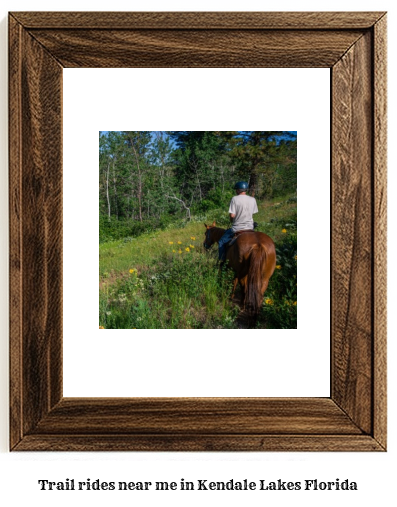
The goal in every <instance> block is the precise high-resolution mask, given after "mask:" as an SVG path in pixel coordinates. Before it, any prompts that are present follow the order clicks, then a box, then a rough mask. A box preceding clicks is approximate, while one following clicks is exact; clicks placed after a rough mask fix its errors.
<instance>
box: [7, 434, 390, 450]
mask: <svg viewBox="0 0 397 507" xmlns="http://www.w3.org/2000/svg"><path fill="white" fill-rule="evenodd" d="M15 450H16V451H72V452H82V451H86V452H87V451H115V452H120V451H131V450H133V451H143V452H147V451H159V452H160V451H161V452H163V451H166V452H175V451H185V452H236V451H237V452H312V451H318V452H364V451H366V452H368V451H382V450H383V449H382V448H381V447H380V446H379V444H378V443H377V442H376V441H375V440H374V439H373V438H372V437H370V436H368V435H346V436H343V435H342V436H340V435H331V436H330V435H324V436H317V435H304V436H301V435H288V436H282V437H280V436H278V435H270V436H268V435H263V434H261V435H179V434H178V435H158V434H157V435H132V436H130V435H122V434H121V435H119V434H117V433H114V434H113V435H99V436H92V435H90V434H82V435H70V434H65V435H28V436H26V437H25V438H24V439H23V440H22V441H21V442H20V443H19V444H18V446H17V447H16V448H15Z"/></svg>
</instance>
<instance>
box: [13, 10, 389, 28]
mask: <svg viewBox="0 0 397 507" xmlns="http://www.w3.org/2000/svg"><path fill="white" fill-rule="evenodd" d="M12 15H13V16H15V18H16V19H17V20H18V22H19V23H21V24H22V25H23V26H24V27H25V28H27V29H30V28H45V29H50V28H56V29H69V28H79V29H83V30H87V29H92V28H105V29H109V27H111V28H113V29H123V28H128V29H130V30H132V29H164V28H166V29H167V30H169V29H177V30H180V29H189V30H190V29H192V30H196V29H201V30H209V29H211V30H216V29H227V30H229V29H261V30H263V29H266V30H302V29H315V30H321V29H326V30H330V29H332V30H341V29H345V30H351V29H353V30H362V29H369V28H371V27H372V26H373V25H374V24H375V23H376V22H377V21H378V20H379V19H380V18H381V17H382V16H383V15H384V12H305V13H301V12H233V13H231V12H13V13H12Z"/></svg>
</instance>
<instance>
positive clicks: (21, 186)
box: [9, 12, 386, 451]
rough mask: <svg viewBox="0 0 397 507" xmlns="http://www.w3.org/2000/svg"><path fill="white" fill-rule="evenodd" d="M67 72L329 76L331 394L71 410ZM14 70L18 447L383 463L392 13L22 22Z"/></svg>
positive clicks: (39, 16)
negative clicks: (229, 70)
mask: <svg viewBox="0 0 397 507" xmlns="http://www.w3.org/2000/svg"><path fill="white" fill-rule="evenodd" d="M64 67H327V68H330V69H331V111H332V118H331V121H332V129H331V130H332V140H331V150H332V160H331V167H332V169H331V189H332V190H331V192H332V197H331V203H332V209H331V216H332V219H331V236H332V238H331V245H332V252H331V263H332V269H331V273H332V274H331V288H332V297H331V301H332V305H331V322H332V324H331V348H332V350H331V357H332V364H331V372H332V373H331V396H330V397H329V398H281V399H278V398H111V399H107V398H94V399H90V398H63V396H62V69H63V68H64ZM9 73H10V81H9V83H10V84H9V96H10V107H9V121H10V144H9V160H10V370H11V378H10V449H11V450H15V451H105V450H106V451H121V450H126V451H132V450H138V451H384V450H385V449H386V14H385V13H382V12H368V13H360V12H354V13H336V12H333V13H326V12H314V13H309V12H305V13H303V12H302V13H274V12H272V13H265V12H263V13H250V12H240V13H215V12H212V13H165V12H157V13H155V12H153V13H144V12H139V13H132V12H128V13H120V12H119V13H109V12H106V13H104V12H102V13H92V12H89V13H84V12H77V13H71V12H14V13H10V15H9ZM318 332H319V333H320V332H321V330H318ZM327 332H328V330H327ZM82 338H83V337H82ZM291 380H293V379H291Z"/></svg>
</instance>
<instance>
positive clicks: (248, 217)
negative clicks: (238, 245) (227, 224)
mask: <svg viewBox="0 0 397 507" xmlns="http://www.w3.org/2000/svg"><path fill="white" fill-rule="evenodd" d="M229 213H233V215H236V216H235V217H234V219H233V225H232V231H233V232H237V231H243V230H245V229H253V228H254V220H253V218H252V215H253V214H254V213H258V206H257V204H256V200H255V198H254V197H250V196H249V195H243V194H240V195H235V196H234V197H233V198H232V200H231V201H230V206H229Z"/></svg>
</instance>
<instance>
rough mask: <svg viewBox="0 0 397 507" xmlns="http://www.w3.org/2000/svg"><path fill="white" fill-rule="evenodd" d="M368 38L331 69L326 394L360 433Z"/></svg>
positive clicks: (366, 350) (366, 341) (366, 420)
mask: <svg viewBox="0 0 397 507" xmlns="http://www.w3.org/2000/svg"><path fill="white" fill-rule="evenodd" d="M371 40H372V36H371V33H368V34H366V35H365V36H363V37H362V38H361V39H360V40H359V41H358V42H357V43H356V44H355V45H354V46H353V47H352V48H351V49H350V50H349V52H348V53H347V54H346V55H345V56H344V57H343V58H342V59H341V60H340V61H339V62H338V63H337V64H336V65H335V66H334V68H333V71H332V94H333V103H334V104H335V107H334V108H333V114H332V144H333V160H332V344H333V354H334V376H333V383H332V398H333V399H334V400H335V401H336V403H338V404H339V405H340V406H341V407H342V408H343V409H344V410H346V412H347V414H349V415H350V417H351V418H352V420H354V421H356V422H357V423H358V424H359V426H360V427H361V428H363V429H364V430H365V431H366V432H367V433H370V432H371V430H372V406H371V400H372V382H373V376H372V347H373V340H372V303H373V301H372V272H371V271H372V262H373V257H372V240H373V238H372V62H371ZM362 400H366V401H365V402H364V403H363V401H362Z"/></svg>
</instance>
